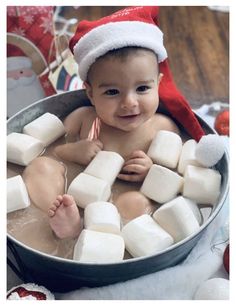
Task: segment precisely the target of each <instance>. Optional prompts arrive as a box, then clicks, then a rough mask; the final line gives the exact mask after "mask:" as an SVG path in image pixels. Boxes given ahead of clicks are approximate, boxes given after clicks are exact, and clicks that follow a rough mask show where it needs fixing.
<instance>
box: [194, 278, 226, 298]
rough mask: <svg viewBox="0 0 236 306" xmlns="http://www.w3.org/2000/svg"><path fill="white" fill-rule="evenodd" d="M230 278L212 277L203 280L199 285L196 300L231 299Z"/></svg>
mask: <svg viewBox="0 0 236 306" xmlns="http://www.w3.org/2000/svg"><path fill="white" fill-rule="evenodd" d="M229 287H230V286H229V280H228V279H225V278H220V277H217V278H211V279H208V280H206V281H205V282H202V283H201V284H200V286H199V287H198V289H197V291H196V293H195V295H194V300H229Z"/></svg>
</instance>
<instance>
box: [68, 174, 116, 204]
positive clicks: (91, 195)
mask: <svg viewBox="0 0 236 306" xmlns="http://www.w3.org/2000/svg"><path fill="white" fill-rule="evenodd" d="M67 193H68V194H70V195H72V196H73V197H74V199H75V201H76V204H77V205H78V206H80V207H82V208H85V207H86V206H87V205H88V204H90V203H92V202H96V201H107V200H108V199H109V197H110V195H111V188H110V185H109V184H108V183H107V182H105V181H104V180H102V179H99V178H97V177H94V176H91V175H88V174H85V173H80V174H79V175H77V176H76V178H75V179H74V180H73V181H72V182H71V184H70V186H69V188H68V190H67Z"/></svg>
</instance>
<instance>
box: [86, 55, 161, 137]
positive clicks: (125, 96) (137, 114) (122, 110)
mask: <svg viewBox="0 0 236 306" xmlns="http://www.w3.org/2000/svg"><path fill="white" fill-rule="evenodd" d="M89 79H90V85H87V94H88V96H89V98H90V100H91V102H92V104H93V105H94V106H95V108H96V112H97V114H98V116H99V117H100V118H101V120H102V121H103V123H105V124H107V125H109V126H112V127H115V128H118V129H120V130H123V131H132V130H134V129H136V128H137V127H139V126H140V125H142V124H143V123H144V122H146V121H147V120H148V119H150V118H151V117H152V116H153V114H154V113H155V112H156V109H157V107H158V104H159V98H158V83H159V80H158V63H157V59H156V56H155V55H154V54H153V53H152V52H150V51H146V50H140V51H138V52H134V54H132V55H131V54H130V55H128V56H127V57H125V58H122V59H121V58H117V57H116V58H115V57H110V56H108V57H104V58H101V59H99V60H97V61H96V62H95V63H94V64H93V65H92V67H91V69H90V73H89Z"/></svg>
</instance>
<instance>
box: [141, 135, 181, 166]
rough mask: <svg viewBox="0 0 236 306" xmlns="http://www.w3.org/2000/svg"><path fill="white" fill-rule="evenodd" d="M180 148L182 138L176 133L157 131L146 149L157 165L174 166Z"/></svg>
mask: <svg viewBox="0 0 236 306" xmlns="http://www.w3.org/2000/svg"><path fill="white" fill-rule="evenodd" d="M181 150H182V139H181V138H180V136H179V135H178V134H176V133H173V132H170V131H159V132H158V133H157V134H156V136H155V137H154V139H153V140H152V143H151V145H150V147H149V149H148V152H147V155H148V156H149V157H150V158H151V159H152V160H153V161H154V162H155V163H157V164H158V165H162V166H165V167H168V168H172V169H174V168H176V166H177V163H178V161H179V157H180V153H181Z"/></svg>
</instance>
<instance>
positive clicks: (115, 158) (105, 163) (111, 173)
mask: <svg viewBox="0 0 236 306" xmlns="http://www.w3.org/2000/svg"><path fill="white" fill-rule="evenodd" d="M124 162H125V161H124V159H123V157H122V156H120V155H119V154H118V153H116V152H111V151H99V152H98V153H97V155H96V156H95V157H94V159H93V160H92V161H91V162H90V163H89V165H88V166H87V168H86V169H85V170H84V173H86V174H89V175H92V176H95V177H98V178H100V179H102V180H104V181H106V182H108V183H109V184H110V185H112V184H113V183H114V181H115V179H116V177H117V175H118V174H119V172H120V170H121V168H122V166H123V164H124Z"/></svg>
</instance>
